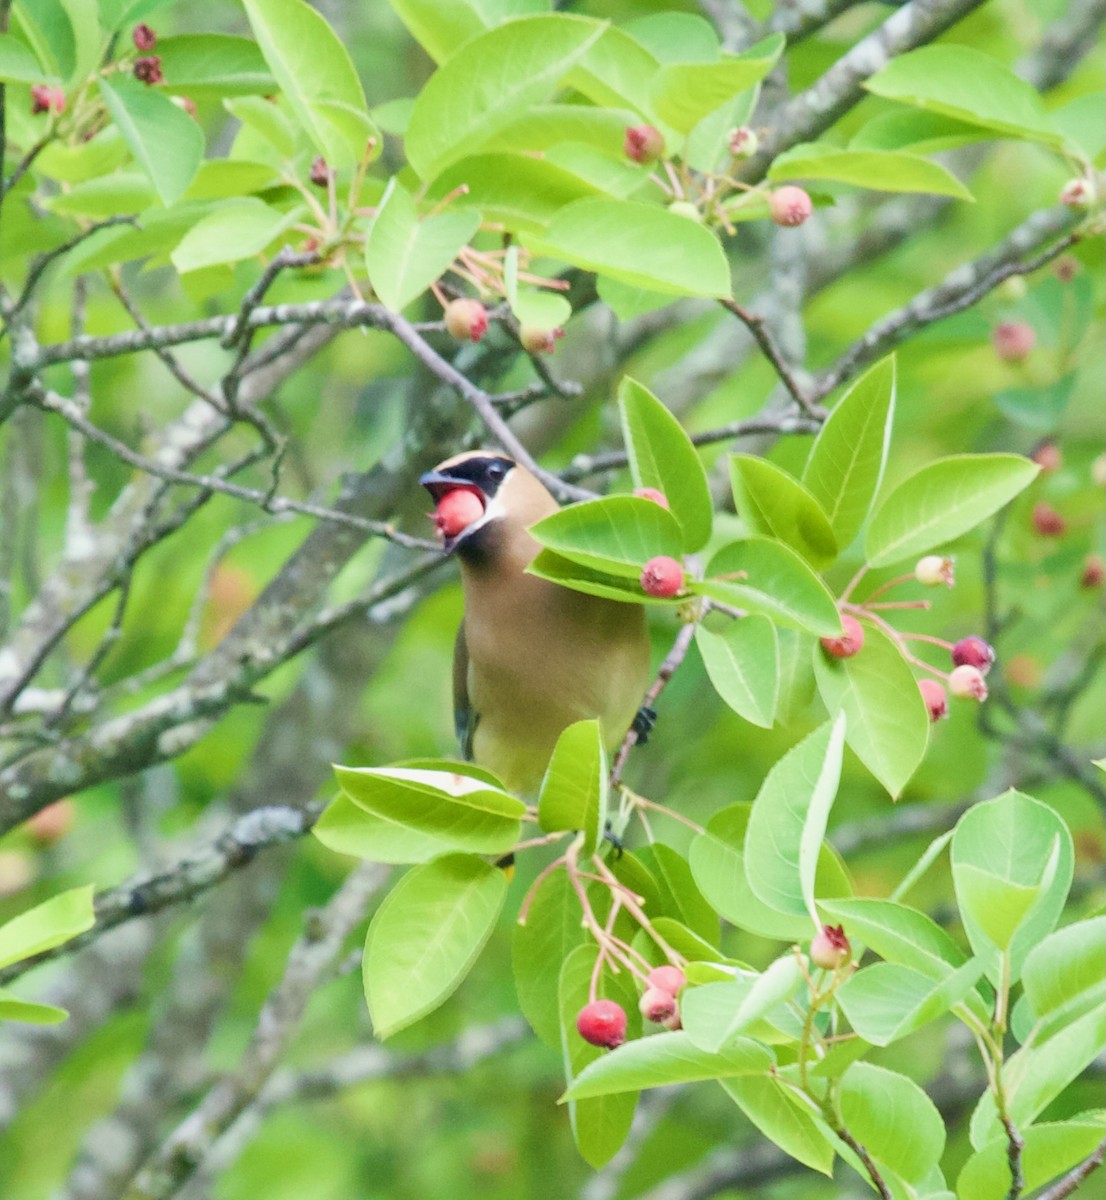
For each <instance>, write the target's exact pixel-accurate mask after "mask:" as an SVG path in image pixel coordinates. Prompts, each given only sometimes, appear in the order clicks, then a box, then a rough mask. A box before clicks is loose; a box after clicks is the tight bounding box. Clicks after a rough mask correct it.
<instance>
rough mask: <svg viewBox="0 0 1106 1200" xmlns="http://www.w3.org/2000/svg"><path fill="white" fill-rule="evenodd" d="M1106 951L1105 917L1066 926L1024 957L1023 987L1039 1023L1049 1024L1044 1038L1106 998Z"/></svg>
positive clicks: (1042, 1035) (1092, 918) (1043, 1035)
mask: <svg viewBox="0 0 1106 1200" xmlns="http://www.w3.org/2000/svg"><path fill="white" fill-rule="evenodd" d="M1104 950H1106V917H1103V916H1099V917H1091V918H1089V919H1088V920H1085V921H1076V922H1075V923H1074V924H1071V925H1065V926H1064V928H1063V929H1058V930H1056V932H1055V933H1050V934H1049V935H1048V937H1046V938H1045V939H1044V940H1043V941H1041V942H1038V943H1037V945H1035V946H1034V947H1033V948H1032V949H1031V950H1030V951H1029V953H1028V954H1027V955H1026V957H1025V964H1024V966H1023V967H1022V985H1023V987H1024V988H1025V998H1026V1002H1027V1003H1028V1004H1029V1007H1030V1010H1031V1011H1032V1013H1033V1016H1034V1017H1035V1018H1036V1019H1037V1020H1038V1021H1044V1019H1045V1018H1052V1019H1051V1020H1049V1021H1046V1022H1045V1024H1044V1028H1043V1030H1042V1033H1041V1038H1042V1039H1043V1037H1045V1036H1048V1034H1050V1033H1051V1032H1055V1028H1056V1026H1057V1024H1058V1022H1059V1021H1062V1020H1064V1019H1071V1018H1072V1017H1074V1016H1076V1015H1079V1014H1080V1013H1082V1012H1083V1011H1085V1010H1086V1008H1088V1007H1090V1006H1091V1005H1093V1004H1097V1003H1100V1002H1101V1001H1102V1000H1103V999H1106V977H1104V976H1103V970H1102V956H1103V951H1104Z"/></svg>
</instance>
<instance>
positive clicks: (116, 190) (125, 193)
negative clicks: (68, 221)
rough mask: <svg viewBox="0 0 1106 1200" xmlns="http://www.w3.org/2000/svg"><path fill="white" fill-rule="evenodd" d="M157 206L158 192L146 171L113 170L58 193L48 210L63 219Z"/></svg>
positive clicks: (52, 197)
mask: <svg viewBox="0 0 1106 1200" xmlns="http://www.w3.org/2000/svg"><path fill="white" fill-rule="evenodd" d="M157 203H158V198H157V192H156V190H155V189H154V185H153V184H152V183H151V182H150V180H149V178H148V177H147V175H146V174H145V173H144V172H141V171H113V172H112V173H111V174H110V175H107V176H105V177H104V178H102V179H89V180H86V181H85V182H84V183H78V184H74V185H73V186H72V187H70V188H67V189H66V190H65V191H64V192H58V193H57V195H55V196H51V197H50V198H49V199H48V200H47V201H46V204H45V207H46V208H48V209H49V210H50V212H54V213H60V214H62V215H64V216H79V217H93V218H103V217H111V216H116V215H118V214H120V213H138V212H141V211H142V210H143V209H146V208H149V207H150V206H151V205H153V204H157Z"/></svg>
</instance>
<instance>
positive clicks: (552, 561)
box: [526, 550, 686, 608]
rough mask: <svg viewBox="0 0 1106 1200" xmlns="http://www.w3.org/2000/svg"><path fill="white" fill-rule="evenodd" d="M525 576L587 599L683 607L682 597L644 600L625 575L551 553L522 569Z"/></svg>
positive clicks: (543, 553)
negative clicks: (599, 597) (576, 593)
mask: <svg viewBox="0 0 1106 1200" xmlns="http://www.w3.org/2000/svg"><path fill="white" fill-rule="evenodd" d="M526 571H527V574H529V575H536V576H537V577H538V578H539V579H548V580H549V581H550V582H551V583H557V584H560V586H561V587H566V588H571V589H572V590H573V591H574V592H583V593H584V594H585V595H588V596H602V597H603V598H604V599H605V600H619V601H622V602H623V603H627V604H650V605H660V606H662V607H666V608H678V607H679V606H680V605H681V604H683V603H684V601H685V599H686V597H683V596H669V597H659V596H647V595H646V594H645V593H644V592H643V591H642V589H641V584H640V583H639V582H638V581H637V580H636V579H631V578H630V577H629V576H627V575H612V574H609V573H607V572H605V571H597V570H595V569H594V568H592V567H585V566H583V565H582V564H580V563H577V562H573V561H572V559H569V558H563V557H562V556H561V555H559V554H554V553H553V551H552V550H543V551H542V552H541V553H540V554H539V555H538V556H537V558H535V559H534V561H533V562H532V563H531V564H530V565H529V566H528V567H527V568H526Z"/></svg>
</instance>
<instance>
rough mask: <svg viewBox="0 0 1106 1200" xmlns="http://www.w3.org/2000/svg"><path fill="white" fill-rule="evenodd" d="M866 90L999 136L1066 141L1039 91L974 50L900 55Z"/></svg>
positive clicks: (924, 50)
mask: <svg viewBox="0 0 1106 1200" xmlns="http://www.w3.org/2000/svg"><path fill="white" fill-rule="evenodd" d="M864 87H865V88H867V90H868V91H870V92H872V93H874V94H875V95H877V96H885V97H886V98H887V99H889V100H900V101H902V102H903V103H906V104H914V105H917V106H918V107H919V108H924V109H928V110H929V111H930V112H937V113H941V114H943V115H944V116H947V117H954V118H956V119H957V120H958V121H967V122H969V123H970V124H974V125H980V126H982V127H983V128H985V129H992V130H995V131H996V132H997V133H1003V134H1010V135H1013V136H1014V137H1023V138H1029V139H1031V140H1033V141H1040V142H1045V143H1046V144H1048V145H1052V146H1058V145H1060V144H1061V142H1062V140H1063V139H1062V137H1061V135H1060V134H1059V133H1058V132H1057V131H1056V128H1055V126H1054V125H1053V124H1052V122H1051V121H1050V119H1049V116H1048V113H1047V112H1046V111H1045V106H1044V102H1043V101H1042V100H1041V97H1040V95H1039V94H1038V92H1037V90H1036V88H1034V87H1033V86H1032V85H1031V84H1028V83H1026V82H1025V81H1024V80H1022V79H1019V78H1018V77H1017V75H1015V74H1014V72H1013V71H1011V70H1010V68H1009V67H1007V66H1005V65H1003V64H1002V63H1000V62H999V61H998V60H997V59H995V58H992V57H991V56H990V55H989V54H984V53H982V52H981V51H979V50H976V49H974V48H973V47H971V46H957V45H944V46H923V47H922V48H921V49H920V50H913V51H911V52H910V53H908V54H900V55H897V56H896V57H895V58H893V59H891V61H890V62H889V63H888V64H887V65H886V66H885V67H884V68H883V70H882V71H878V72H877V73H876V74H875V75H873V76H871V78H869V79H867V80H866V81H865V83H864Z"/></svg>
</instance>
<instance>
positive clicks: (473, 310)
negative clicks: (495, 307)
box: [442, 296, 488, 342]
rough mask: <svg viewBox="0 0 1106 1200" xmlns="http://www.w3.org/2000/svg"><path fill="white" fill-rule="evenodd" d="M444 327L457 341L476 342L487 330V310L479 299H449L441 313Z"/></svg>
mask: <svg viewBox="0 0 1106 1200" xmlns="http://www.w3.org/2000/svg"><path fill="white" fill-rule="evenodd" d="M442 316H443V319H444V321H445V327H446V329H447V330H448V331H449V333H450V334H451V335H452V336H453V337H455V338H457V340H458V341H462V342H463V341H465V339H466V338H467V339H468V340H469V341H470V342H478V341H480V339H481V338H482V337H483V336H484V334H485V333H487V332H488V310H487V309H486V308H485V307H484V306H483V305H482V304H481V303H480V301H479V300H470V299H468V297H464V296H463V297H461V299H459V300H451V301H450V302H449V303H448V304H447V305H446V306H445V312H444V313H443V314H442Z"/></svg>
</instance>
